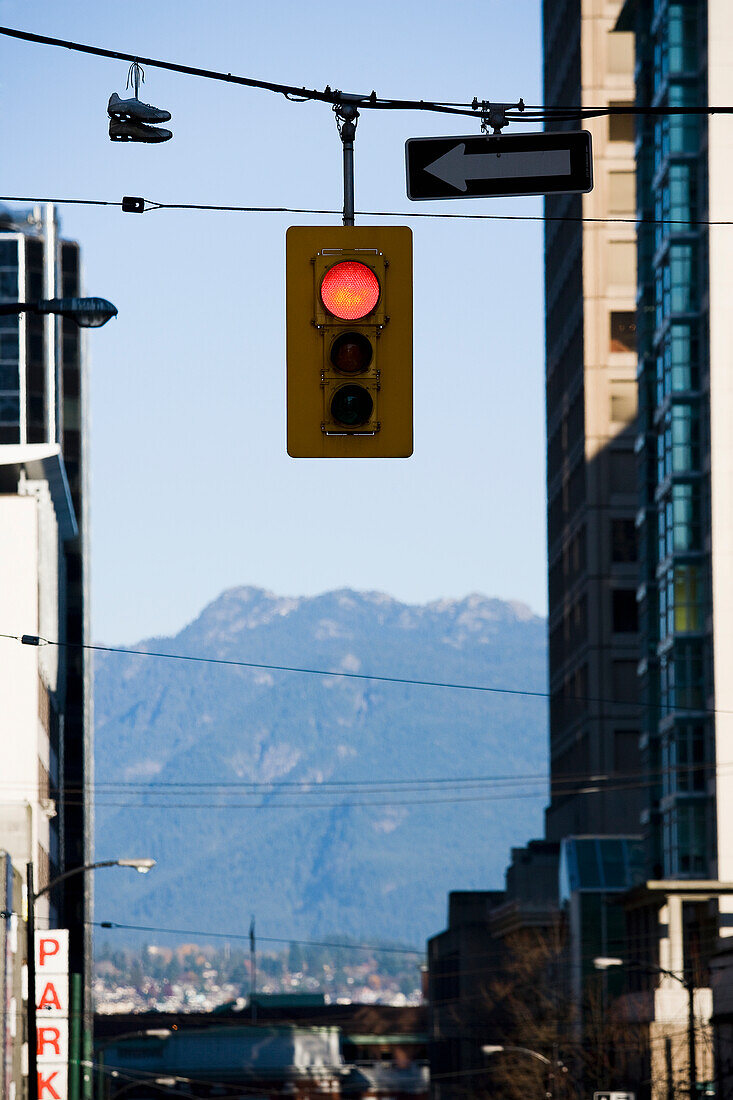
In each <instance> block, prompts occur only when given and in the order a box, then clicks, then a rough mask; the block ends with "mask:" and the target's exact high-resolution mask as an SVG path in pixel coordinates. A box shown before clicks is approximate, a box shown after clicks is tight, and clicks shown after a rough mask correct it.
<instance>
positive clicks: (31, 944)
mask: <svg viewBox="0 0 733 1100" xmlns="http://www.w3.org/2000/svg"><path fill="white" fill-rule="evenodd" d="M62 300H63V299H62ZM2 308H3V307H2V306H1V305H0V312H1V311H2ZM113 308H114V307H113ZM107 320H109V318H107ZM154 866H155V860H154V859H103V860H100V861H98V862H97V863H85V864H83V865H82V866H81V867H72V868H71V870H70V871H64V873H63V874H62V875H58V876H57V877H56V878H54V879H52V880H51V882H49V883H48V884H47V885H46V886H43V887H41V889H40V890H38V892H36V890H35V888H34V884H33V863H32V862H31V863H28V864H27V867H26V888H27V890H28V922H27V925H28V927H27V933H28V1100H38V1061H37V1058H38V1036H37V1032H36V901H37V900H38V898H40V897H42V896H43V895H44V894H47V893H48V892H49V891H50V890H53V888H54V887H55V886H58V884H59V883H60V882H64V881H65V880H66V879H67V878H71V876H72V875H81V874H84V873H85V872H86V871H96V870H97V869H98V868H99V867H132V868H133V869H134V870H135V871H138V872H139V873H140V874H141V875H144V874H147V872H148V871H149V870H150V868H151V867H154Z"/></svg>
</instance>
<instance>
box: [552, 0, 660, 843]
mask: <svg viewBox="0 0 733 1100" xmlns="http://www.w3.org/2000/svg"><path fill="white" fill-rule="evenodd" d="M620 7H621V4H620V0H545V3H544V7H543V17H544V36H545V41H544V49H545V102H546V103H547V104H549V105H552V106H567V105H573V104H578V103H582V104H583V105H586V106H605V105H608V104H613V103H625V104H626V105H630V104H631V103H632V101H633V94H634V92H633V38H632V36H631V35H621V36H619V35H618V34H614V33H613V28H614V25H615V21H616V18H617V16H618V12H619V9H620ZM553 125H554V124H553ZM572 125H573V128H575V127H576V124H572ZM587 128H588V129H589V130H590V131H591V133H592V137H593V159H594V176H595V186H594V189H593V191H592V192H590V194H588V195H583V196H582V197H579V196H559V197H551V198H548V199H547V200H546V203H545V211H546V215H547V217H548V222H547V224H546V230H545V258H546V262H545V294H546V355H547V364H546V368H547V435H548V459H547V484H548V557H549V630H550V690H551V705H550V746H551V748H550V752H551V773H552V784H553V791H552V801H551V805H550V808H549V810H548V814H547V825H546V831H547V837H548V839H550V840H555V841H557V840H561V839H562V838H563V837H564V836H568V835H571V834H602V833H609V832H618V830H619V820H623V822H624V825H623V828H625V829H628V828H629V827H630V826H632V827H633V825H635V824H636V822H637V821H638V816H639V813H640V810H641V800H640V796H639V792H638V791H634V790H631V789H629V787H628V785H627V786H626V789H619V788H621V787H622V784H620V783H619V784H616V789H615V790H609V791H603V790H598V791H595V792H593V793H592V794H588V793H581V791H580V788H582V787H583V785H584V784H583V777H585V776H587V775H590V774H593V775H599V774H601V775H605V776H609V777H613V776H620V775H623V774H628V773H632V772H634V771H635V770H637V771H638V768H639V763H640V756H639V749H638V739H639V722H638V714H637V711H636V681H635V672H636V662H637V660H638V633H637V630H636V621H635V606H634V604H635V600H634V588H635V584H636V541H635V531H634V514H635V510H636V483H635V477H634V460H633V428H632V426H633V423H634V418H635V415H636V385H635V368H636V358H635V343H634V334H635V320H634V305H635V289H636V270H635V229H634V224H633V218H634V207H635V188H634V150H633V140H632V137H633V134H632V132H631V129H630V126H629V120H628V118H624V117H623V116H614V117H613V118H612V119H610V120H609V119H608V118H601V119H596V120H590V121H589V122H588V123H587ZM609 218H616V219H619V221H618V222H617V223H615V224H614V223H609V222H608V220H603V219H609ZM581 219H587V220H585V221H582V222H581ZM593 219H601V220H599V221H594V220H593ZM624 219H625V221H624Z"/></svg>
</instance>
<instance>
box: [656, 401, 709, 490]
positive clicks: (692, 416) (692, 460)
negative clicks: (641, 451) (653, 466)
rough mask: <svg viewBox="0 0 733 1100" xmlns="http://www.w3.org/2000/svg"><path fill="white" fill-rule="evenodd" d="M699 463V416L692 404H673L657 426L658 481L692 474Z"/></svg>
mask: <svg viewBox="0 0 733 1100" xmlns="http://www.w3.org/2000/svg"><path fill="white" fill-rule="evenodd" d="M699 465H700V417H699V413H698V410H697V407H696V406H695V405H691V404H678V405H677V404H676V405H673V406H672V408H671V410H669V411H668V412H667V415H666V416H665V418H664V420H663V421H662V422H661V423H660V425H659V432H658V435H657V481H658V482H659V483H661V482H663V481H664V480H665V478H667V477H669V476H670V475H671V474H685V473H691V472H694V471H696V470H697V469H699Z"/></svg>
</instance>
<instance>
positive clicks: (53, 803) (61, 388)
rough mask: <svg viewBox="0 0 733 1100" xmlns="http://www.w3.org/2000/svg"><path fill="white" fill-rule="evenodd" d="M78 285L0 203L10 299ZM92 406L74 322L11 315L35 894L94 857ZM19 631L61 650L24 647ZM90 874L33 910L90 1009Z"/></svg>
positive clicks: (4, 451)
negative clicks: (60, 946) (60, 942)
mask: <svg viewBox="0 0 733 1100" xmlns="http://www.w3.org/2000/svg"><path fill="white" fill-rule="evenodd" d="M80 281H81V280H80V255H79V247H78V245H77V244H75V243H74V242H72V241H66V240H62V239H60V236H59V232H58V224H57V219H56V213H55V210H54V208H53V207H52V206H50V205H47V206H44V207H41V208H36V209H35V210H33V211H30V212H25V211H24V212H22V213H15V212H10V211H8V210H5V209H0V302H8V303H12V302H37V301H39V300H41V299H48V298H60V297H73V296H78V295H79V294H80ZM86 403H87V391H86V374H85V366H84V354H83V337H82V335H81V333H80V330H79V329H78V328H77V327H76V325H75V324H74V323H73V322H70V321H67V320H65V319H61V318H60V317H59V318H57V317H54V316H50V315H49V316H41V315H38V314H33V313H21V314H20V315H13V316H0V568H1V569H2V573H3V575H4V576H5V577H6V578H12V583H6V584H4V585H3V586H2V588H0V623H1V624H2V626H1V627H0V630H1V631H2V633H3V635H4V637H3V638H2V639H0V645H1V646H2V660H1V661H0V697H1V698H2V699H3V707H2V711H1V715H0V775H1V776H2V786H1V787H0V849H3V850H4V851H5V852H7V853H8V855H9V857H10V860H11V862H12V866H13V867H14V868H15V870H16V871H17V872H18V873H19V874H20V875H21V877H22V880H23V883H25V879H26V868H27V865H28V863H32V864H33V870H34V880H35V882H34V885H35V889H36V890H40V889H43V888H44V887H45V886H46V885H47V884H48V883H49V882H50V881H52V880H53V879H54V878H55V877H56V876H58V875H60V874H63V873H64V872H66V871H69V870H71V869H72V868H74V867H79V866H82V865H83V864H85V863H87V862H89V861H90V859H91V849H92V816H91V815H92V804H91V797H90V791H91V783H92V767H93V762H92V728H91V695H90V667H89V664H88V659H87V656H86V652H85V650H84V649H83V648H82V647H83V645H84V643H85V641H86V639H87V622H88V607H89V604H88V598H87V597H88V571H87V570H88V566H87V546H88V520H87V512H88V493H87V483H86V438H87V433H86V416H87V410H86ZM22 635H29V636H34V635H35V636H40V637H41V638H44V639H49V640H50V641H52V642H54V643H56V642H58V643H60V645H56V644H54V645H44V644H41V645H37V646H36V645H23V644H20V641H19V639H20V637H21V636H22ZM85 879H86V876H85V875H78V876H72V877H71V878H70V879H69V880H68V882H66V883H65V884H64V885H63V887H61V888H59V889H56V890H54V891H53V892H52V893H51V895H50V896H49V895H46V896H44V897H43V898H40V899H39V901H38V903H37V906H36V920H37V924H38V927H39V928H41V929H42V928H48V927H66V928H68V929H69V931H70V968H71V971H72V973H73V974H75V975H77V978H76V979H75V980H74V979H72V987H73V988H75V989H76V990H77V991H78V992H79V997H78V999H77V1006H78V1007H79V1009H80V1010H81V1011H82V1012H83V1011H84V997H83V994H84V990H85V989H88V988H89V982H88V977H89V960H90V952H89V943H90V931H91V930H90V927H89V921H90V919H91V910H90V894H89V889H90V886H89V884H88V883H87V882H86V881H85ZM24 906H25V903H24ZM16 911H17V912H19V911H20V910H16ZM26 911H27V910H26ZM8 919H10V918H8ZM87 1009H88V1006H87ZM16 1091H17V1088H16Z"/></svg>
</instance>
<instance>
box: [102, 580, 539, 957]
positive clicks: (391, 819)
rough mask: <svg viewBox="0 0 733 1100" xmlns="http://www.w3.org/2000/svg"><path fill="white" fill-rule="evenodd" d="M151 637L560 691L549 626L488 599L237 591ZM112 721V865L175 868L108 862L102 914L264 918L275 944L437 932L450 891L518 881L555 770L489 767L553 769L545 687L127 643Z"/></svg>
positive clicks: (264, 929)
mask: <svg viewBox="0 0 733 1100" xmlns="http://www.w3.org/2000/svg"><path fill="white" fill-rule="evenodd" d="M131 648H135V649H142V650H145V651H146V653H148V654H152V653H158V654H160V653H174V654H178V655H180V656H182V657H206V658H209V659H216V660H218V661H231V662H251V663H253V664H257V665H270V666H288V667H291V668H292V667H297V668H308V669H313V670H327V671H333V672H347V673H362V674H363V673H370V674H372V675H374V676H381V677H390V678H392V679H394V680H397V681H399V680H422V681H431V682H433V683H434V682H436V681H437V682H439V683H440V684H443V685H445V684H475V685H485V686H489V687H492V686H493V687H497V688H502V689H505V691H506V690H507V689H508V691H509V692H511V691H519V692H522V691H529V692H543V691H544V690H545V685H546V642H545V621H544V619H542V618H540V617H538V616H536V615H534V614H533V613H532V612H531V611H530V610H529V609H528V608H527V607H526V606H524V605H523V604H520V603H514V602H510V603H507V602H503V601H501V600H497V599H489V598H487V597H485V596H481V595H471V596H468V597H466V598H465V599H461V600H447V599H446V600H438V601H435V602H432V603H428V604H425V605H417V606H416V605H407V604H404V603H400V602H399V601H397V600H394V599H392V598H391V597H389V596H386V595H383V594H381V593H376V592H354V591H350V590H342V591H337V592H327V593H325V594H323V595H320V596H314V597H307V598H306V597H303V598H286V597H278V596H275V595H273V594H271V593H269V592H265V591H262V590H261V589H256V588H248V587H243V588H235V589H231V590H229V591H227V592H224V593H223V594H222V595H221V596H219V597H218V599H216V600H214V601H213V602H212V603H211V604H209V606H208V607H206V608H205V609H204V610H203V611H202V613H201V614H200V615H199V617H198V618H197V619H196V620H195V621H194V622H192V623H190V624H189V625H188V626H187V627H185V628H184V629H183V630H182V631H181V632H180V633H179V634H177V635H176V636H175V637H172V638H163V637H161V638H153V639H148V640H146V641H144V642H141V643H140V644H139V645H137V646H134V647H131ZM95 720H96V776H95V783H96V787H97V796H96V798H97V806H96V834H97V841H96V858H97V859H107V858H115V857H118V856H123V857H124V856H153V857H155V859H156V860H157V861H158V866H157V867H156V868H155V869H154V870H153V872H151V874H150V875H148V876H146V877H144V878H143V877H141V876H140V877H138V876H131V875H130V874H129V873H127V872H124V871H121V870H120V871H102V872H99V873H98V874H97V875H96V876H95V890H96V910H95V913H96V917H95V919H96V920H101V921H114V922H116V923H121V924H136V925H145V926H150V927H152V928H158V927H165V928H177V929H190V930H191V931H192V932H196V933H197V934H198V933H203V932H205V931H212V932H213V931H223V932H229V933H231V934H232V935H234V934H235V933H238V934H244V933H246V932H247V929H248V927H249V922H250V915H251V914H253V913H254V914H255V915H256V919H257V931H258V935H259V936H261V937H268V936H269V937H273V938H277V937H280V938H283V939H286V940H287V939H290V938H323V936H325V935H327V934H328V935H331V936H333V935H336V934H343V935H349V936H356V937H360V938H368V939H369V940H371V941H374V940H384V939H392V940H400V941H403V942H404V941H407V942H410V943H417V944H421V943H422V942H423V941H424V940H425V938H426V937H427V936H428V935H431V934H433V933H435V932H437V931H439V930H440V929H441V928H442V927H443V926H444V922H445V910H446V895H447V893H448V891H450V890H460V889H491V888H496V887H500V886H501V885H502V883H503V872H504V868H505V866H506V863H507V860H508V856H509V849H510V847H511V846H512V845H517V844H521V843H523V842H525V841H526V840H528V839H529V838H530V837H532V836H537V835H540V832H541V809H542V806H543V804H544V793H545V786H544V784H543V783H542V782H540V783H539V784H538V783H537V782H536V781H535V782H534V783H530V782H529V781H527V780H525V781H524V782H522V783H519V784H516V785H514V786H512V785H511V783H509V784H507V783H506V782H505V783H503V784H502V783H499V784H493V785H491V786H487V785H486V784H485V782H484V783H483V784H480V783H475V784H474V785H470V784H469V783H468V782H467V781H468V780H469V779H477V780H478V779H482V780H485V779H486V777H502V776H503V777H506V776H512V775H520V776H527V775H534V776H536V775H537V774H538V773H539V774H542V773H543V772H545V771H546V754H547V747H546V736H547V728H546V725H547V723H546V701H545V699H543V698H532V697H528V696H526V695H522V694H518V695H512V694H510V693H509V694H502V693H493V692H487V691H467V690H461V689H459V688H456V687H448V686H433V684H432V683H431V684H421V685H416V684H409V683H401V682H387V681H385V680H379V679H372V680H370V679H360V678H357V677H354V676H351V677H343V676H336V675H333V676H323V675H315V674H307V673H302V672H293V671H281V670H277V669H275V668H269V669H265V668H256V667H242V665H241V664H236V663H233V664H230V665H227V664H214V663H208V664H207V663H203V662H199V661H191V660H169V659H165V658H163V657H156V656H140V655H135V654H131V653H127V652H115V653H101V654H98V655H97V658H96V662H95ZM454 780H461V781H462V782H460V783H458V782H452V781H454ZM427 781H432V782H427ZM364 783H369V784H371V785H372V786H371V787H370V788H368V789H365V788H364V786H363V784H364ZM248 784H249V785H251V784H259V786H255V787H252V786H247V785H248ZM375 784H376V787H375V786H374V785H375ZM263 785H265V786H263ZM252 792H254V793H252ZM369 803H371V804H369ZM191 938H194V937H193V936H192V937H191ZM197 938H198V939H199V941H202V942H203V940H204V936H203V935H201V934H198V936H197ZM148 939H153V940H154V939H155V937H154V936H153V935H152V934H151V935H150V936H148ZM158 940H159V941H160V937H158Z"/></svg>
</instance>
